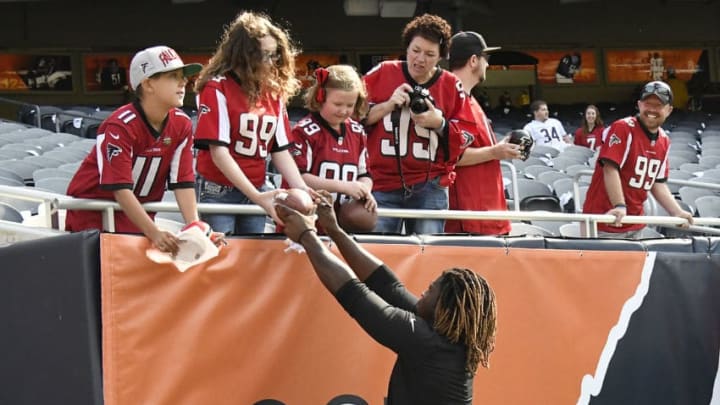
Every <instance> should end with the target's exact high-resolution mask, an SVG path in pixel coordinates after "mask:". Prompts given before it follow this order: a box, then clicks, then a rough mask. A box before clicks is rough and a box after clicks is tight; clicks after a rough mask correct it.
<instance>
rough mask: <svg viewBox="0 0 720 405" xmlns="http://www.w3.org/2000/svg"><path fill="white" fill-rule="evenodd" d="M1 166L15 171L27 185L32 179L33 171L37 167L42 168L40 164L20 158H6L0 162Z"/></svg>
mask: <svg viewBox="0 0 720 405" xmlns="http://www.w3.org/2000/svg"><path fill="white" fill-rule="evenodd" d="M2 168H3V169H5V170H8V171H11V172H14V173H16V174H17V175H18V176H20V177H21V178H22V179H23V181H24V182H25V184H29V185H31V184H32V181H33V178H32V175H33V172H34V171H35V170H37V169H42V167H41V166H40V165H37V164H35V163H31V162H25V161H22V160H7V161H5V162H3V163H2Z"/></svg>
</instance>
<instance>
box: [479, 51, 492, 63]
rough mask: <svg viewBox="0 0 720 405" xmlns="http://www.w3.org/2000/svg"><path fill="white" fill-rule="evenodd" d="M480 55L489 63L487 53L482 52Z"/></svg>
mask: <svg viewBox="0 0 720 405" xmlns="http://www.w3.org/2000/svg"><path fill="white" fill-rule="evenodd" d="M480 57H481V58H485V62H487V63H490V54H489V53H485V52H483V53H481V54H480Z"/></svg>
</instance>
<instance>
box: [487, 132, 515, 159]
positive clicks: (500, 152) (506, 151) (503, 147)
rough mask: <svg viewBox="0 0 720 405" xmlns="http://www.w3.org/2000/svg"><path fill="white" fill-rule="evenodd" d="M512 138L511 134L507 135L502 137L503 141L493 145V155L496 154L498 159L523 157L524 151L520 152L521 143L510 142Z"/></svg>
mask: <svg viewBox="0 0 720 405" xmlns="http://www.w3.org/2000/svg"><path fill="white" fill-rule="evenodd" d="M509 140H510V137H509V136H506V137H505V138H503V139H502V141H500V142H498V143H497V144H495V146H493V147H492V148H493V155H494V156H495V159H496V160H506V159H520V158H521V157H522V153H521V152H520V145H516V144H514V143H510V142H508V141H509Z"/></svg>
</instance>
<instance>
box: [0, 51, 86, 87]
mask: <svg viewBox="0 0 720 405" xmlns="http://www.w3.org/2000/svg"><path fill="white" fill-rule="evenodd" d="M72 90H73V78H72V62H71V57H70V55H54V54H19V53H13V54H10V53H0V91H72Z"/></svg>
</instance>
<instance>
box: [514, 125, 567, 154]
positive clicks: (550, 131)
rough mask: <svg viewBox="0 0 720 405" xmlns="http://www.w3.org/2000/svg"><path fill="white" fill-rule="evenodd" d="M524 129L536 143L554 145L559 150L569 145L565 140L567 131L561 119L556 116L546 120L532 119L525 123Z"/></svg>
mask: <svg viewBox="0 0 720 405" xmlns="http://www.w3.org/2000/svg"><path fill="white" fill-rule="evenodd" d="M523 129H524V130H526V131H528V132H529V133H530V135H532V137H533V140H534V141H535V144H536V145H547V146H552V147H553V148H555V149H557V150H559V151H562V150H563V149H565V147H566V146H568V143H566V142H565V141H564V140H563V137H564V136H565V135H567V132H565V128H563V126H562V124H561V123H560V121H558V120H556V119H555V118H548V119H547V120H545V122H540V121H538V120H532V121H530V122H528V123H527V124H525V127H524V128H523Z"/></svg>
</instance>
